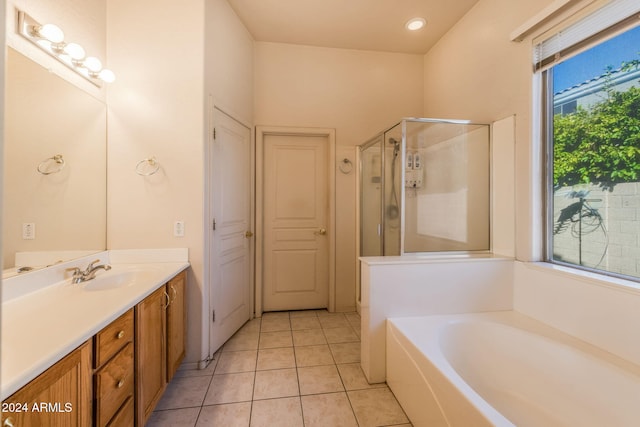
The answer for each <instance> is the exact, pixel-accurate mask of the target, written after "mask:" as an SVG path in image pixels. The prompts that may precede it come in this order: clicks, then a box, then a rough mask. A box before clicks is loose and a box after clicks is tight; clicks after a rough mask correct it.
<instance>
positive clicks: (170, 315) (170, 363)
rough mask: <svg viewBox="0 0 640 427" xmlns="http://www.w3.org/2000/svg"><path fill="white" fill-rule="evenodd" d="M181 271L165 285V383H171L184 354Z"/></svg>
mask: <svg viewBox="0 0 640 427" xmlns="http://www.w3.org/2000/svg"><path fill="white" fill-rule="evenodd" d="M186 279H187V272H186V271H183V272H182V273H180V274H178V275H177V276H176V277H174V278H173V279H171V280H170V281H169V283H167V293H168V294H169V297H170V298H171V303H170V304H169V307H168V308H167V381H171V378H173V374H175V373H176V371H177V370H178V367H179V366H180V363H181V362H182V359H184V354H185V332H186V331H185V325H186V319H185V316H186V310H185V286H186Z"/></svg>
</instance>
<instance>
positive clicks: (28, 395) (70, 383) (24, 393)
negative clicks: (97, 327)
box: [2, 341, 93, 427]
mask: <svg viewBox="0 0 640 427" xmlns="http://www.w3.org/2000/svg"><path fill="white" fill-rule="evenodd" d="M91 353H92V348H91V341H87V342H86V343H84V344H83V345H81V346H80V347H78V348H77V349H76V350H74V351H73V352H71V353H70V354H69V355H67V356H66V357H65V358H64V359H62V360H60V361H59V362H58V363H56V364H55V365H53V366H52V367H51V368H49V369H47V370H46V371H45V372H43V373H42V374H41V375H40V376H38V377H37V378H36V379H34V380H33V381H31V382H30V383H29V384H27V385H26V386H24V387H22V388H21V389H20V390H18V391H17V392H15V393H14V394H13V395H11V396H10V397H9V398H8V399H6V400H5V401H4V403H5V404H6V405H3V409H5V408H6V409H16V408H18V407H19V408H21V409H22V410H21V411H20V412H17V411H13V410H11V411H9V412H3V413H2V421H3V425H5V423H7V422H8V421H9V420H10V421H11V422H12V423H13V424H6V425H14V426H52V427H57V426H61V427H62V426H65V427H69V426H70V427H74V426H78V427H84V426H86V427H89V426H90V425H91V412H92V407H91V397H92V393H93V391H92V386H91ZM25 405H26V406H25ZM25 409H26V411H25Z"/></svg>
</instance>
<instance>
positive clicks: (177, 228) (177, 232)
mask: <svg viewBox="0 0 640 427" xmlns="http://www.w3.org/2000/svg"><path fill="white" fill-rule="evenodd" d="M173 235H174V236H175V237H184V221H176V222H174V223H173Z"/></svg>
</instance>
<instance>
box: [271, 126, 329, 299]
mask: <svg viewBox="0 0 640 427" xmlns="http://www.w3.org/2000/svg"><path fill="white" fill-rule="evenodd" d="M263 147H264V183H263V185H264V189H263V192H264V193H263V195H264V196H263V197H264V200H263V215H264V219H263V220H264V265H263V280H264V282H263V309H264V311H274V310H300V309H309V308H325V307H327V306H328V300H329V240H328V231H327V228H328V226H329V225H328V219H329V191H328V190H329V185H328V164H327V162H328V158H329V139H328V137H327V136H305V135H265V136H264V140H263Z"/></svg>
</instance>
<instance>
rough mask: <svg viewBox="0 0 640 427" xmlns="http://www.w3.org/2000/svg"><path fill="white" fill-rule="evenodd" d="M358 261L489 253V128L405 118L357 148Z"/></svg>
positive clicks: (448, 121) (463, 123)
mask: <svg viewBox="0 0 640 427" xmlns="http://www.w3.org/2000/svg"><path fill="white" fill-rule="evenodd" d="M359 148H360V153H359V155H360V191H359V193H360V255H361V256H393V255H404V254H410V253H412V254H413V253H429V252H460V253H465V252H471V251H488V250H489V249H490V238H489V236H490V233H489V223H490V205H491V204H490V193H489V189H490V127H489V125H485V124H473V123H470V122H468V121H462V120H439V119H419V118H407V119H403V120H401V121H400V122H399V123H398V124H396V125H395V126H393V127H391V128H390V129H388V130H386V131H383V132H381V133H380V134H378V135H376V136H375V137H374V138H372V139H370V140H369V141H367V142H366V143H364V144H362V145H361V146H360V147H359Z"/></svg>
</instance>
